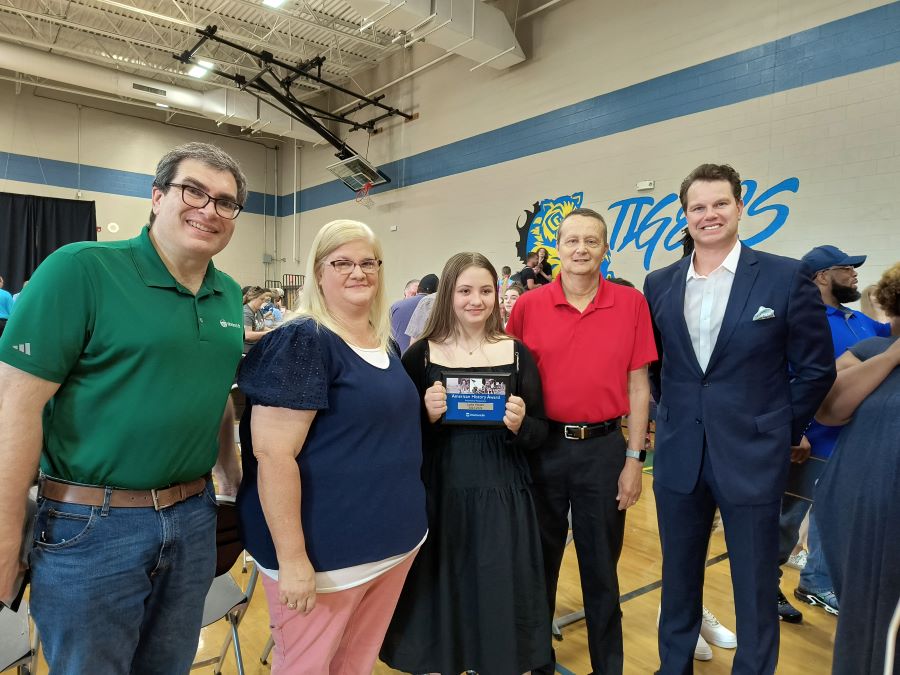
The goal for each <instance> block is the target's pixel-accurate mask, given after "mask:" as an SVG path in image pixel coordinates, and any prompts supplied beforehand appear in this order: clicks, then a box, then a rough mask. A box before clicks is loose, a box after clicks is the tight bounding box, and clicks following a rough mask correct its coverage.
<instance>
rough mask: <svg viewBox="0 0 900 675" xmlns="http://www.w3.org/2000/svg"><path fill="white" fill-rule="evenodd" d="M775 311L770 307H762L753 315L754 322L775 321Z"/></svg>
mask: <svg viewBox="0 0 900 675" xmlns="http://www.w3.org/2000/svg"><path fill="white" fill-rule="evenodd" d="M774 318H775V311H774V310H773V309H771V308H769V307H762V306H760V308H759V309H758V310H756V314H754V315H753V320H754V321H763V320H765V319H774Z"/></svg>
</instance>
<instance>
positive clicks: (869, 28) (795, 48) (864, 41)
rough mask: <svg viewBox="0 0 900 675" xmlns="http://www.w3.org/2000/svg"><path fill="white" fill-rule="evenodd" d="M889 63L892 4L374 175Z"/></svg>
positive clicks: (476, 157)
mask: <svg viewBox="0 0 900 675" xmlns="http://www.w3.org/2000/svg"><path fill="white" fill-rule="evenodd" d="M897 61H900V2H893V3H891V4H889V5H885V6H882V7H878V8H876V9H872V10H868V11H865V12H862V13H860V14H855V15H853V16H849V17H846V18H844V19H839V20H837V21H832V22H831V23H827V24H824V25H822V26H818V27H816V28H811V29H809V30H806V31H803V32H801V33H796V34H794V35H790V36H788V37H785V38H782V39H780V40H775V41H773V42H768V43H766V44H763V45H759V46H757V47H752V48H750V49H746V50H744V51H741V52H738V53H736V54H730V55H728V56H723V57H721V58H718V59H714V60H712V61H707V62H706V63H701V64H699V65H696V66H691V67H690V68H685V69H683V70H679V71H676V72H674V73H669V74H667V75H662V76H660V77H657V78H654V79H652V80H647V81H645V82H641V83H639V84H635V85H632V86H629V87H625V88H624V89H619V90H617V91H613V92H610V93H608V94H603V95H601V96H597V97H595V98H591V99H588V100H586V101H581V102H580V103H575V104H573V105H570V106H566V107H564V108H560V109H558V110H553V111H551V112H548V113H544V114H543V115H538V116H537V117H532V118H529V119H526V120H522V121H521V122H517V123H515V124H510V125H508V126H505V127H502V128H499V129H495V130H492V131H489V132H486V133H483V134H478V135H477V136H472V137H471V138H466V139H463V140H461V141H456V142H455V143H450V144H448V145H445V146H442V147H439V148H435V149H433V150H427V151H425V152H421V153H419V154H416V155H412V156H410V157H407V158H404V159H401V160H398V161H395V162H389V163H387V164H384V165H382V166H381V167H380V168H381V170H382V171H384V172H385V173H386V174H387V175H389V176H390V177H391V178H392V179H393V182H392V183H389V184H387V185H385V186H381V188H380V189H381V191H385V190H393V189H397V188H401V187H407V186H409V185H416V184H417V183H423V182H425V181H429V180H435V179H436V178H445V177H447V176H451V175H454V174H457V173H462V172H465V171H472V170H473V169H480V168H483V167H486V166H491V165H494V164H499V163H501V162H508V161H510V160H513V159H520V158H522V157H528V156H529V155H534V154H537V153H539V152H546V151H548V150H556V149H558V148H563V147H566V146H568V145H573V144H575V143H582V142H584V141H589V140H593V139H595V138H601V137H603V136H610V135H613V134H618V133H622V132H623V131H629V130H631V129H636V128H638V127H642V126H645V125H648V124H654V123H656V122H662V121H665V120H669V119H674V118H677V117H682V116H684V115H691V114H693V113H698V112H702V111H705V110H711V109H714V108H719V107H722V106H726V105H731V104H733V103H740V102H742V101H747V100H750V99H753V98H757V97H760V96H767V95H770V94H774V93H776V92H780V91H785V90H787V89H792V88H796V87H801V86H805V85H809V84H814V83H816V82H821V81H823V80H828V79H832V78H835V77H840V76H842V75H849V74H852V73H856V72H859V71H863V70H868V69H870V68H877V67H879V66H884V65H888V64H891V63H896V62H897ZM376 192H378V189H377V188H376V189H373V194H375V193H376ZM351 198H352V194H351V192H350V190H349V189H347V188H346V187H345V186H344V185H343V184H342V183H341V182H340V181H331V182H328V183H323V184H321V185H316V186H314V187H310V188H306V189H304V190H301V191H300V193H299V202H300V210H301V211H310V210H312V209H318V208H321V207H323V206H331V205H333V204H337V203H340V202H344V201H348V200H349V199H351ZM287 215H290V214H289V213H288V214H287Z"/></svg>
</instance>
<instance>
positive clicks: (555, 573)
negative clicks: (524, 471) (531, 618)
mask: <svg viewBox="0 0 900 675" xmlns="http://www.w3.org/2000/svg"><path fill="white" fill-rule="evenodd" d="M529 464H530V466H531V477H532V492H533V495H534V505H535V508H536V509H537V517H538V524H539V525H540V529H541V546H542V548H543V554H544V574H545V576H546V582H547V603H548V611H549V612H550V616H551V618H552V617H553V615H554V613H555V609H556V587H557V583H558V582H559V568H560V565H561V563H562V558H563V552H564V551H565V547H566V537H567V535H568V528H569V521H568V514H569V508H570V507H571V509H572V533H573V536H574V538H575V553H576V555H577V556H578V568H579V572H580V574H581V590H582V594H583V595H584V612H585V620H586V622H587V633H588V650H589V652H590V656H591V666H592V668H593V672H594V673H596V675H620V674H621V673H622V667H623V653H622V610H621V608H620V607H619V579H618V575H617V571H616V566H617V565H618V562H619V555H620V554H621V553H622V540H623V538H624V536H625V512H624V511H619V510H618V507H619V503H618V502H617V501H616V494H617V493H618V483H619V474H621V473H622V468H623V467H624V465H625V439H624V438H623V436H622V433H621V432H620V431H619V430H615V431H613V432H612V433H610V434H608V435H606V436H601V437H598V438H591V439H587V440H584V441H575V440H569V439H566V438H564V437H563V435H562V432H561V431H553V430H551V432H550V436H549V437H548V438H547V442H546V444H545V446H544V447H543V448H541V449H540V450H537V451H535V452H533V453H531V454H530V456H529ZM547 639H548V640H549V639H550V636H549V635H548V636H547ZM553 659H554V662H553V663H549V664H547V665H546V666H544V667H542V668H537V669H535V670H534V671H533V672H534V673H538V674H540V675H552V673H553V672H554V669H555V660H556V655H555V652H554V655H553Z"/></svg>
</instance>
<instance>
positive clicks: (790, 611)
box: [778, 589, 803, 623]
mask: <svg viewBox="0 0 900 675" xmlns="http://www.w3.org/2000/svg"><path fill="white" fill-rule="evenodd" d="M778 616H779V617H781V620H782V621H784V622H785V623H803V614H802V613H801V612H800V610H799V609H797V608H796V607H794V606H793V605H792V604H791V603H789V602H788V599H787V598H786V597H784V593H782V592H781V589H779V590H778Z"/></svg>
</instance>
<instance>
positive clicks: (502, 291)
mask: <svg viewBox="0 0 900 675" xmlns="http://www.w3.org/2000/svg"><path fill="white" fill-rule="evenodd" d="M511 276H512V269H510V267H509V266H508V265H504V266H503V269H501V270H500V278H499V279H498V280H497V297H498V298H499V299H500V302H501V303H502V302H503V296H504V295H506V289H507V288H509V287H510V285H512V284H513V283H514V282H513V281H511V280H510V277H511ZM501 309H502V305H501Z"/></svg>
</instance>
